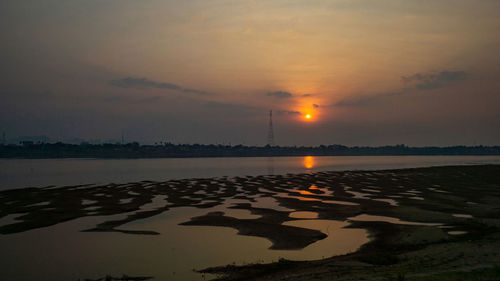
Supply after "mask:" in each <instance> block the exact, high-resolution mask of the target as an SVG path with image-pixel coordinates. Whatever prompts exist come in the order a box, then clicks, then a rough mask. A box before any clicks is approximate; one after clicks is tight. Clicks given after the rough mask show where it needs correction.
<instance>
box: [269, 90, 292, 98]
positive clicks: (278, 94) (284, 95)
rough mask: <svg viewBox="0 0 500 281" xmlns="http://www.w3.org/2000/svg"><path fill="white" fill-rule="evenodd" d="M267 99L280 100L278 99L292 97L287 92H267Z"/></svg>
mask: <svg viewBox="0 0 500 281" xmlns="http://www.w3.org/2000/svg"><path fill="white" fill-rule="evenodd" d="M266 95H267V96H268V97H275V98H280V99H287V98H291V97H293V95H292V94H291V93H289V92H284V91H276V92H269V93H267V94H266Z"/></svg>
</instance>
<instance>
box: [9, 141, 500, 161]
mask: <svg viewBox="0 0 500 281" xmlns="http://www.w3.org/2000/svg"><path fill="white" fill-rule="evenodd" d="M306 155H309V156H349V155H351V156H354V155H366V156H368V155H500V146H449V147H409V146H406V145H402V144H400V145H394V146H379V147H368V146H363V147H362V146H353V147H348V146H343V145H338V144H335V145H328V146H327V145H320V146H314V147H311V146H244V145H235V146H231V145H214V144H208V145H207V144H172V143H162V144H156V145H140V144H139V143H137V142H133V143H127V144H111V143H105V144H89V143H81V144H79V145H77V144H67V143H61V142H58V143H34V142H23V143H21V144H19V145H0V158H169V157H255V156H306Z"/></svg>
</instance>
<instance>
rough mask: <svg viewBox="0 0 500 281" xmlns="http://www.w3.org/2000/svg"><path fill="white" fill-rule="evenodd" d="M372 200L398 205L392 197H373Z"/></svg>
mask: <svg viewBox="0 0 500 281" xmlns="http://www.w3.org/2000/svg"><path fill="white" fill-rule="evenodd" d="M372 200H375V201H380V202H386V203H389V204H390V205H391V206H398V205H399V204H398V202H397V201H396V200H394V199H389V198H375V199H372Z"/></svg>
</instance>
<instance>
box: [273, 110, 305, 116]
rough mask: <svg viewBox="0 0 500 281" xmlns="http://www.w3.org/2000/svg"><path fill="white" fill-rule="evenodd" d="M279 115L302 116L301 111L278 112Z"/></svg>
mask: <svg viewBox="0 0 500 281" xmlns="http://www.w3.org/2000/svg"><path fill="white" fill-rule="evenodd" d="M276 113H278V114H289V115H297V114H301V113H300V111H292V110H278V111H276Z"/></svg>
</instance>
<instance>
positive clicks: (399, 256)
mask: <svg viewBox="0 0 500 281" xmlns="http://www.w3.org/2000/svg"><path fill="white" fill-rule="evenodd" d="M200 191H201V192H200ZM158 196H164V197H162V198H164V199H163V200H162V201H161V202H159V203H158V202H157V203H156V204H153V205H152V206H151V202H152V201H153V199H154V198H158ZM260 197H272V198H274V199H275V200H276V201H277V203H278V204H279V205H280V206H282V207H286V208H288V209H293V210H297V211H310V212H316V213H318V218H319V219H329V220H341V221H344V220H349V218H353V217H356V216H360V215H370V216H385V217H393V218H398V219H400V220H401V221H406V222H408V221H409V222H414V223H413V224H409V223H403V224H395V223H389V222H384V221H370V220H365V221H363V220H352V221H351V225H350V226H349V227H353V228H364V229H368V230H369V232H370V235H371V241H370V242H369V243H367V244H365V245H363V246H362V247H361V249H359V251H357V252H355V253H351V254H347V255H344V256H336V257H332V258H327V259H323V260H318V261H309V262H294V261H288V260H280V261H279V262H276V263H272V264H253V265H247V266H221V267H216V268H208V269H204V270H201V271H200V272H203V273H212V274H216V275H217V276H219V280H415V281H417V280H418V281H421V280H500V166H499V165H483V166H453V167H431V168H418V169H404V170H386V171H346V172H320V173H313V174H294V175H292V174H288V175H272V176H256V177H236V178H226V177H222V178H210V179H190V180H173V181H167V182H140V183H130V184H122V185H117V184H109V185H102V186H95V185H88V186H68V187H51V186H49V187H45V188H25V189H16V190H7V191H2V192H0V218H1V217H4V216H6V215H9V214H23V215H22V216H21V217H19V218H18V219H17V221H16V222H14V223H12V224H8V225H3V226H1V227H0V234H4V235H8V234H10V233H17V232H22V231H29V230H30V229H34V228H38V227H45V226H50V225H55V224H57V223H60V222H63V221H67V220H72V219H76V218H79V217H84V216H102V215H114V214H122V213H127V214H128V215H127V216H126V217H125V218H124V219H120V220H115V221H105V222H102V223H100V224H98V225H96V226H95V227H94V228H91V229H86V230H84V231H117V232H122V233H124V234H133V235H161V233H157V232H154V231H150V230H147V229H144V230H141V231H137V230H127V229H126V223H128V222H130V221H134V220H139V219H143V218H147V217H151V216H154V215H157V214H160V213H162V212H167V211H168V210H170V209H172V208H177V207H182V206H193V207H197V208H200V209H203V208H205V209H207V214H206V215H204V216H200V217H194V218H191V219H190V220H188V221H186V222H184V223H182V224H185V225H207V226H224V227H232V228H235V229H237V230H238V231H239V234H240V235H250V236H259V237H265V238H267V239H269V240H270V241H271V242H272V243H273V244H272V246H271V247H272V248H274V249H301V248H304V247H306V246H307V245H309V244H311V243H313V242H315V241H318V240H320V239H323V238H325V236H326V235H325V234H324V233H322V232H320V231H317V230H312V229H305V228H300V227H293V226H286V225H283V222H286V221H290V220H295V219H293V218H290V217H289V215H290V211H279V210H275V209H272V208H262V207H259V208H258V207H255V206H253V205H252V203H253V202H255V200H256V199H257V198H260ZM124 199H127V200H126V203H123V202H124V201H123V200H124ZM230 199H239V200H246V201H247V202H248V203H237V204H233V205H231V206H230V207H229V208H232V209H246V210H249V211H250V212H251V213H253V214H257V215H260V217H259V218H256V219H239V218H234V217H231V216H229V215H226V214H225V213H224V212H211V211H210V208H211V207H214V206H217V205H220V204H223V203H224V202H225V201H226V200H230ZM387 199H393V200H395V201H397V204H394V202H392V204H391V201H390V200H387ZM89 202H90V203H89ZM342 202H343V203H342ZM144 206H148V208H144ZM415 222H419V223H421V224H415ZM429 223H431V224H429ZM144 250H145V251H147V249H144Z"/></svg>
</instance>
